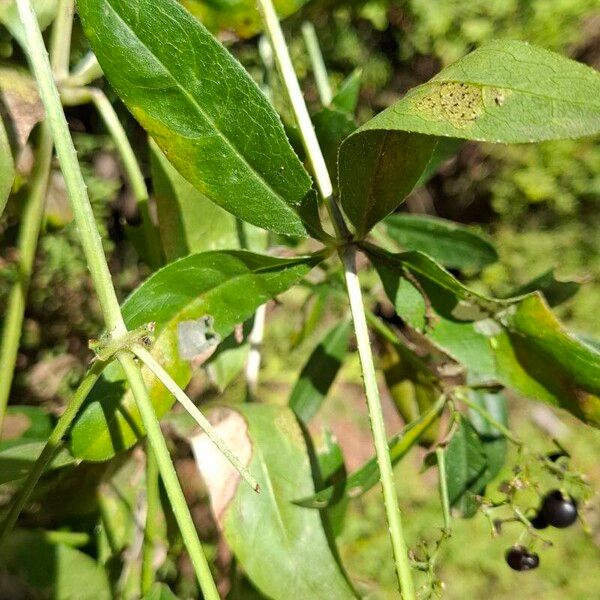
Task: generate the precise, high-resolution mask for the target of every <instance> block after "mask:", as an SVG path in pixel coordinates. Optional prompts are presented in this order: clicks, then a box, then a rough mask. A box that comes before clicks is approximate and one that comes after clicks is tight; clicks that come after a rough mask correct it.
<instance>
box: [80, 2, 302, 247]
mask: <svg viewBox="0 0 600 600" xmlns="http://www.w3.org/2000/svg"><path fill="white" fill-rule="evenodd" d="M78 8H79V15H80V17H81V21H82V24H83V27H84V31H85V33H86V35H87V37H88V39H89V40H90V43H91V45H92V49H93V50H94V52H95V53H96V56H97V57H98V61H99V62H100V65H101V66H102V69H103V71H104V73H105V75H106V77H107V79H108V81H109V82H110V84H111V85H112V86H113V88H114V89H115V91H116V92H117V94H118V95H119V96H120V97H121V98H122V100H123V101H124V102H125V104H126V105H127V107H128V108H129V110H130V111H131V113H132V114H133V116H134V117H135V118H136V119H137V120H138V121H139V122H140V124H141V125H142V126H143V127H144V128H145V129H146V131H148V133H149V134H150V135H151V136H152V137H153V138H154V140H155V141H156V143H157V144H158V146H159V147H160V148H161V150H162V151H163V152H164V153H165V155H166V156H167V157H168V159H169V160H170V161H171V163H172V164H173V165H174V166H175V168H176V169H177V170H178V171H179V172H180V173H181V174H182V175H183V176H184V177H185V178H186V179H187V180H188V181H189V182H190V183H191V184H192V185H193V186H194V187H195V188H196V189H198V190H199V191H200V192H202V193H203V194H204V195H205V196H206V197H207V198H209V199H210V200H212V201H213V202H215V203H216V204H219V205H220V206H222V207H223V208H224V209H225V210H227V211H229V212H231V213H232V214H234V215H236V216H237V217H239V218H241V219H243V220H245V221H248V222H250V223H253V224H254V225H258V226H259V227H263V228H265V229H270V230H272V231H275V232H278V233H282V234H287V235H296V236H304V235H306V227H305V225H304V223H303V222H302V219H301V217H300V214H299V213H303V212H304V211H306V210H309V209H310V210H313V209H314V207H313V206H312V205H311V204H310V202H309V200H310V198H308V199H307V195H308V194H309V191H310V190H311V181H310V178H309V176H308V174H307V173H306V171H305V170H304V167H303V166H302V164H301V163H300V161H299V160H298V158H297V156H296V155H295V154H294V152H293V150H292V148H291V146H290V144H289V142H288V140H287V138H286V136H285V133H284V131H283V126H282V124H281V121H280V119H279V117H278V115H277V113H276V112H275V110H274V109H273V107H272V106H271V105H270V104H269V102H268V100H267V99H266V97H265V96H264V95H263V93H262V92H261V91H260V90H259V88H258V86H257V85H256V84H255V83H254V81H253V80H252V79H251V78H250V76H249V75H248V73H246V71H245V70H244V69H243V67H242V66H241V65H240V64H239V63H238V62H237V61H236V60H235V59H234V58H233V57H232V56H231V54H230V53H229V52H228V51H227V50H226V49H225V48H224V47H223V46H222V45H221V44H220V43H219V42H218V41H217V40H216V39H215V38H213V36H212V35H211V34H210V33H209V32H208V31H207V30H206V29H205V28H204V27H203V26H202V25H201V24H200V23H199V22H198V21H197V20H196V19H195V18H194V17H193V16H192V15H191V14H190V13H189V12H187V11H186V10H185V9H184V8H183V7H182V6H181V5H180V4H179V3H178V2H176V0H161V2H160V9H157V4H156V2H155V1H154V0H80V1H79V2H78ZM310 218H314V214H311V216H309V217H307V219H309V220H310Z"/></svg>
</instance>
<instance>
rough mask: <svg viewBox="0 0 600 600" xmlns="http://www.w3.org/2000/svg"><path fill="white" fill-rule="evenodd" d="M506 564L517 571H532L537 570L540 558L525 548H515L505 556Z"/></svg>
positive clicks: (509, 550)
mask: <svg viewBox="0 0 600 600" xmlns="http://www.w3.org/2000/svg"><path fill="white" fill-rule="evenodd" d="M504 558H505V559H506V564H507V565H508V566H509V567H510V568H511V569H513V570H515V571H530V570H531V569H537V567H538V566H539V564H540V557H539V556H538V555H537V554H536V553H535V552H529V550H527V548H525V547H524V546H513V547H512V548H509V549H508V550H507V551H506V554H505V556H504Z"/></svg>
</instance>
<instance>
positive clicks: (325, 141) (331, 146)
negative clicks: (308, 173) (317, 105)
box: [312, 108, 356, 180]
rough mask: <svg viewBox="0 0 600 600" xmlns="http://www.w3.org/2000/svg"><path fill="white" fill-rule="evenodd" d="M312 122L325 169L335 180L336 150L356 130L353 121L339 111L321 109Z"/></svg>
mask: <svg viewBox="0 0 600 600" xmlns="http://www.w3.org/2000/svg"><path fill="white" fill-rule="evenodd" d="M312 122H313V125H314V127H315V133H316V134H317V138H318V140H319V144H320V145H321V149H322V150H323V157H324V158H325V162H326V164H327V168H328V169H329V172H330V173H331V174H332V176H334V179H336V180H337V156H338V148H339V147H340V144H341V143H342V140H343V139H344V138H346V137H348V136H349V135H350V134H351V133H352V132H353V131H354V130H355V129H356V124H355V123H354V119H353V118H352V117H351V116H349V115H348V114H347V113H345V112H342V111H340V110H337V109H333V108H323V109H322V110H320V111H319V112H318V113H316V114H314V115H313V116H312Z"/></svg>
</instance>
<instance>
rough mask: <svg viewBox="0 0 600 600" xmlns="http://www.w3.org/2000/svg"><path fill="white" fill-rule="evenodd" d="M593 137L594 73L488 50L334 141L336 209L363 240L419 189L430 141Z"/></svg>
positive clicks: (548, 58)
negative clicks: (337, 146)
mask: <svg viewBox="0 0 600 600" xmlns="http://www.w3.org/2000/svg"><path fill="white" fill-rule="evenodd" d="M598 132H600V74H599V73H598V72H597V71H595V70H594V69H592V68H590V67H587V66H585V65H582V64H580V63H577V62H575V61H572V60H569V59H567V58H564V57H562V56H560V55H558V54H554V53H552V52H549V51H547V50H543V49H541V48H536V47H535V46H530V45H529V44H526V43H524V42H519V41H495V42H490V43H488V44H485V45H483V46H481V47H480V48H478V49H477V50H475V51H474V52H472V53H471V54H469V55H467V56H465V57H464V58H462V59H461V60H459V61H458V62H456V63H454V64H453V65H451V66H449V67H447V68H446V69H444V70H443V71H441V72H440V73H439V74H438V75H436V76H435V77H434V78H433V79H431V80H430V81H428V82H427V83H425V84H423V85H420V86H418V87H416V88H414V89H412V90H411V91H410V92H409V93H408V94H406V96H404V97H403V98H402V99H401V100H399V101H398V102H396V104H394V105H392V106H390V107H389V108H388V109H386V110H384V111H383V112H381V113H380V114H378V115H377V116H375V117H374V118H373V119H371V120H370V121H367V123H365V124H364V125H363V126H362V127H360V128H359V129H358V130H357V131H356V132H355V133H353V134H352V135H350V136H349V137H348V138H346V140H344V142H343V143H342V145H341V147H340V154H339V177H340V194H341V202H342V206H343V208H344V211H345V213H346V214H347V216H348V217H349V219H350V221H351V222H352V224H353V225H354V227H355V229H356V232H357V235H358V236H359V237H364V236H365V235H366V234H367V233H368V231H369V230H370V229H371V228H372V227H373V226H374V225H375V224H376V223H377V222H378V221H380V220H381V219H383V217H385V216H386V215H387V214H389V213H390V212H392V211H393V210H394V209H395V208H396V207H397V206H398V205H399V204H400V203H401V202H402V200H403V199H404V198H405V196H406V195H407V194H408V193H409V192H410V190H411V189H412V188H413V187H414V185H415V184H416V183H417V182H418V181H419V179H420V177H421V174H422V173H423V171H425V169H426V168H427V165H428V164H429V163H430V161H431V159H432V155H433V153H434V151H435V147H436V139H437V138H440V137H444V138H455V139H468V140H477V141H484V142H496V143H525V142H539V141H543V140H553V139H562V138H573V137H581V136H589V135H594V134H596V133H598Z"/></svg>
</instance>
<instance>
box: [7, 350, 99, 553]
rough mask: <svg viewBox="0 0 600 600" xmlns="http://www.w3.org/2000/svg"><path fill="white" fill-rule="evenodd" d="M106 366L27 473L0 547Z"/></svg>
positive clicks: (79, 392) (94, 374) (77, 397)
mask: <svg viewBox="0 0 600 600" xmlns="http://www.w3.org/2000/svg"><path fill="white" fill-rule="evenodd" d="M105 366H106V363H103V362H100V361H97V362H95V363H94V364H93V365H92V367H91V368H90V370H89V371H88V372H87V373H86V375H85V377H84V378H83V381H82V382H81V383H80V384H79V387H78V388H77V389H76V390H75V393H74V394H73V397H72V398H71V400H70V401H69V404H68V405H67V408H66V410H65V412H64V413H63V414H62V415H61V417H60V419H58V421H57V423H56V425H55V426H54V429H53V430H52V433H51V434H50V436H49V437H48V440H47V441H46V444H45V446H44V448H43V449H42V452H41V453H40V455H39V456H38V458H37V460H36V461H35V463H34V464H33V466H32V467H31V469H30V471H29V473H27V478H26V479H25V481H24V482H23V485H22V486H21V487H20V489H19V491H18V492H17V494H16V495H15V497H14V498H13V499H12V502H11V505H10V508H9V511H8V514H7V515H6V517H5V518H4V521H3V522H2V525H1V526H0V545H2V541H3V540H4V539H5V538H6V536H7V535H8V534H9V533H10V532H11V531H12V528H13V527H14V525H15V523H16V522H17V519H18V518H19V515H20V514H21V511H22V510H23V507H24V506H25V504H27V501H28V500H29V497H30V496H31V492H33V489H34V488H35V486H36V484H37V482H38V481H39V479H40V477H41V476H42V475H43V473H44V471H45V470H46V467H47V466H48V465H49V464H50V462H51V461H52V459H53V458H54V456H55V455H56V453H57V452H58V450H60V446H61V443H62V439H63V436H64V435H65V433H66V432H67V430H68V429H69V427H70V426H71V423H72V422H73V420H74V419H75V417H76V416H77V413H78V412H79V409H80V408H81V405H82V404H83V402H84V401H85V399H86V398H87V396H88V394H89V393H90V390H91V389H92V388H93V387H94V384H95V383H96V381H97V380H98V377H100V374H101V373H102V371H103V370H104V367H105Z"/></svg>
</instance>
